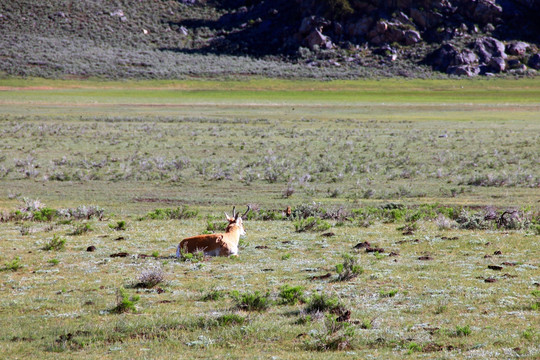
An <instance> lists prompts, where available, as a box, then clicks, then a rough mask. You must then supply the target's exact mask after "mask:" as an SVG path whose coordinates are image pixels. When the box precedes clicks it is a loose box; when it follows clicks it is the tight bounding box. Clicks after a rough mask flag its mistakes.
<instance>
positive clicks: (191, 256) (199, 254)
mask: <svg viewBox="0 0 540 360" xmlns="http://www.w3.org/2000/svg"><path fill="white" fill-rule="evenodd" d="M178 259H179V260H180V261H190V262H193V263H197V262H201V261H204V251H202V250H198V251H195V252H193V253H190V252H188V251H187V250H186V249H180V257H179V258H178Z"/></svg>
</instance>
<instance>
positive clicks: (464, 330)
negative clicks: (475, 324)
mask: <svg viewBox="0 0 540 360" xmlns="http://www.w3.org/2000/svg"><path fill="white" fill-rule="evenodd" d="M470 334H471V328H470V326H469V325H465V326H459V325H456V336H459V337H462V336H469V335H470Z"/></svg>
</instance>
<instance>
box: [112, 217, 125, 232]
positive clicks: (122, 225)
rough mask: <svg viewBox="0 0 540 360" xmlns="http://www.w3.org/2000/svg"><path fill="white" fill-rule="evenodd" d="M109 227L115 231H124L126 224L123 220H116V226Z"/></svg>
mask: <svg viewBox="0 0 540 360" xmlns="http://www.w3.org/2000/svg"><path fill="white" fill-rule="evenodd" d="M109 227H110V228H111V229H113V230H116V231H123V230H126V228H127V224H126V221H125V220H118V221H117V222H116V224H109Z"/></svg>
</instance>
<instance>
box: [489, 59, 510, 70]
mask: <svg viewBox="0 0 540 360" xmlns="http://www.w3.org/2000/svg"><path fill="white" fill-rule="evenodd" d="M488 68H489V70H491V71H493V72H495V73H499V72H503V71H505V70H506V62H505V61H504V59H503V58H500V57H493V58H491V60H490V61H489V63H488Z"/></svg>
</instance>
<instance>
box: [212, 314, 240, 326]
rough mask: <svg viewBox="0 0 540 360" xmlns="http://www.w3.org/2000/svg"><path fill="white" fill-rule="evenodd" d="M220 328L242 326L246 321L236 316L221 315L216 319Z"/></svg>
mask: <svg viewBox="0 0 540 360" xmlns="http://www.w3.org/2000/svg"><path fill="white" fill-rule="evenodd" d="M216 320H217V322H218V324H219V325H220V326H230V325H242V324H243V323H244V322H245V321H246V319H245V318H244V317H242V316H240V315H237V314H226V315H221V316H219V317H218V318H217V319H216Z"/></svg>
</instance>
